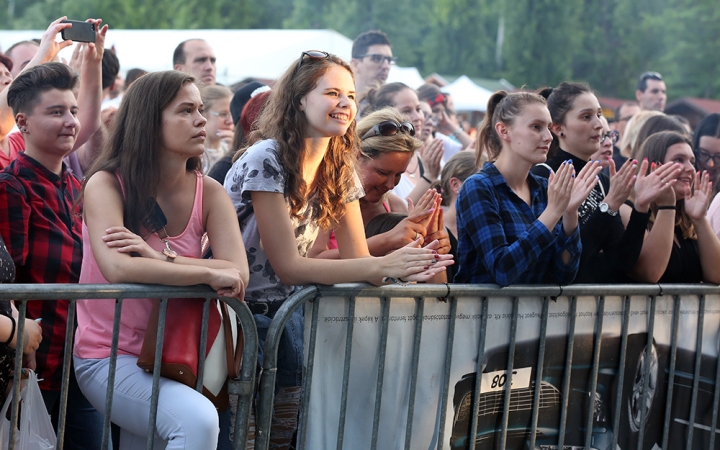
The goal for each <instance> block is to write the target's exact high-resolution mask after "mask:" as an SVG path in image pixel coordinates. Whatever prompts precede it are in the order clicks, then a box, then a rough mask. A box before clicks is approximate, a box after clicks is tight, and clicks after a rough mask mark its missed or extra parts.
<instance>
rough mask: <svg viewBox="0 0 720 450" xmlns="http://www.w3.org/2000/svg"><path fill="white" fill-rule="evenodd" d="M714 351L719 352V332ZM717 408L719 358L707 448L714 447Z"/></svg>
mask: <svg viewBox="0 0 720 450" xmlns="http://www.w3.org/2000/svg"><path fill="white" fill-rule="evenodd" d="M715 352H716V354H720V333H718V336H717V339H716V341H715ZM718 408H720V358H717V363H716V368H715V393H714V394H713V410H712V411H713V412H712V419H711V421H710V424H711V427H710V442H709V444H708V448H715V433H716V432H717V420H718Z"/></svg>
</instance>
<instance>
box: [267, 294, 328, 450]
mask: <svg viewBox="0 0 720 450" xmlns="http://www.w3.org/2000/svg"><path fill="white" fill-rule="evenodd" d="M310 301H311V302H314V303H315V304H314V305H313V312H312V317H311V320H310V342H309V343H308V359H307V364H306V365H305V367H304V370H303V376H304V377H305V376H307V378H306V379H308V380H311V381H312V376H313V373H314V372H315V345H316V343H317V327H318V314H319V311H320V297H317V298H315V299H314V300H310ZM299 307H300V308H302V307H304V305H300V306H299ZM283 329H284V327H283ZM303 339H304V338H303ZM273 389H274V388H273ZM311 392H312V385H311V383H308V384H307V385H305V387H304V389H303V392H302V400H301V408H302V410H301V411H300V418H301V419H302V420H303V427H302V438H301V442H302V446H301V448H305V436H306V432H307V420H306V419H307V417H308V410H309V408H310V393H311ZM267 438H268V439H270V430H268V433H267Z"/></svg>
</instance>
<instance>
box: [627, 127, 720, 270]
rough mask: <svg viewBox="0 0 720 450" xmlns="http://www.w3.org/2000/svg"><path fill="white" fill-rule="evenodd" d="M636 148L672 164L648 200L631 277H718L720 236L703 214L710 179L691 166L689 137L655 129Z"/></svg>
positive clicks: (692, 163)
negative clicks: (643, 233)
mask: <svg viewBox="0 0 720 450" xmlns="http://www.w3.org/2000/svg"><path fill="white" fill-rule="evenodd" d="M641 154H642V156H643V157H644V158H648V159H649V160H650V161H653V163H658V164H663V166H673V167H676V168H678V174H677V176H676V177H675V178H673V179H669V180H668V179H665V180H661V181H662V182H663V186H664V189H663V191H662V194H661V195H660V196H659V197H658V198H657V199H656V200H655V201H654V202H653V204H652V208H651V210H652V213H651V217H650V224H649V226H648V232H647V235H646V236H645V241H644V243H643V247H642V252H641V254H640V257H639V258H638V261H637V264H636V265H635V268H634V270H633V274H632V275H633V277H634V278H635V279H636V280H637V281H640V282H647V283H699V282H709V283H716V284H717V283H720V240H718V237H717V236H716V235H715V233H714V232H713V229H712V227H711V225H710V221H709V220H708V218H707V216H706V212H707V208H708V204H709V202H710V193H711V192H712V181H711V180H710V175H709V174H708V173H707V172H704V171H703V172H699V171H698V172H696V171H695V155H694V154H693V151H692V143H691V141H690V139H689V138H688V137H687V136H685V135H683V134H680V133H677V132H674V131H663V132H660V133H656V134H654V135H652V136H650V137H649V138H647V140H646V141H645V142H644V143H643V145H642V147H641Z"/></svg>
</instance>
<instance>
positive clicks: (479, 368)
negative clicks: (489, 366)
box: [468, 297, 488, 450]
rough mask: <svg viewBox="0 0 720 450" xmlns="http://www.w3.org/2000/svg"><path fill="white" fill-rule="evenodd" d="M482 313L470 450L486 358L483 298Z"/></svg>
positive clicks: (474, 431) (473, 449)
mask: <svg viewBox="0 0 720 450" xmlns="http://www.w3.org/2000/svg"><path fill="white" fill-rule="evenodd" d="M480 301H481V302H482V312H481V315H480V342H479V343H478V356H477V363H476V364H475V374H476V376H475V386H474V387H473V402H472V410H471V411H472V420H471V422H470V436H468V445H469V449H470V450H475V436H477V427H478V414H480V388H481V385H482V384H481V381H482V371H483V358H484V357H485V336H486V333H487V315H488V299H487V297H482V298H481V300H480Z"/></svg>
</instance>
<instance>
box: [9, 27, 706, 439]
mask: <svg viewBox="0 0 720 450" xmlns="http://www.w3.org/2000/svg"><path fill="white" fill-rule="evenodd" d="M62 19H64V18H60V19H58V20H56V21H54V22H53V23H51V24H50V26H49V27H48V29H47V31H46V32H45V34H44V35H43V37H42V39H41V40H40V41H39V42H35V41H23V42H20V43H18V44H16V45H13V46H12V47H10V48H9V49H8V50H7V51H6V52H5V54H0V69H2V70H0V72H1V74H2V76H3V78H2V79H3V80H4V81H3V84H2V88H3V90H2V92H0V144H1V145H0V150H2V151H0V169H3V170H2V172H0V237H1V238H2V241H4V245H2V246H0V281H5V282H12V281H15V282H18V283H156V284H165V285H171V286H188V285H196V284H207V285H209V286H211V287H212V288H213V289H214V290H215V291H217V294H218V295H219V296H224V297H236V298H239V299H241V300H244V301H245V302H246V303H247V305H248V307H249V308H250V310H251V311H252V312H253V314H254V317H255V321H256V324H257V328H258V331H259V336H260V340H261V342H260V349H262V345H263V342H262V341H263V340H264V337H265V334H266V332H267V329H268V327H269V325H270V323H271V321H272V319H273V317H274V315H275V313H276V312H277V311H278V309H279V308H280V306H281V305H282V304H283V302H284V301H285V300H286V299H287V298H288V297H289V296H290V295H291V294H292V293H293V292H294V291H295V290H296V289H297V288H298V286H303V285H308V284H335V283H344V282H369V283H373V284H376V285H382V284H401V285H405V284H409V283H416V282H426V283H453V282H454V283H494V284H498V285H501V286H508V285H510V284H569V283H592V284H604V283H658V282H663V283H679V282H682V283H694V282H708V283H720V240H718V234H720V200H719V199H718V197H717V196H716V195H715V194H716V193H717V189H716V186H717V185H718V183H714V181H716V177H718V176H720V171H718V170H717V167H718V166H717V165H718V164H720V115H717V114H712V115H710V116H708V117H706V118H705V119H704V120H703V121H702V122H701V123H700V124H699V125H698V126H697V127H696V129H695V130H694V132H693V130H691V129H689V125H688V124H687V121H683V120H681V119H678V118H677V117H674V116H668V115H665V114H664V113H663V112H662V110H663V109H664V106H665V100H666V95H667V94H666V86H665V82H664V80H663V79H662V76H661V75H660V74H658V73H655V72H647V73H644V74H642V75H641V76H640V78H639V80H638V83H637V95H636V97H637V99H636V100H637V101H636V102H627V103H623V104H622V105H621V106H620V107H619V108H618V111H616V112H615V117H614V118H613V120H612V121H611V122H608V120H607V119H606V118H605V117H604V116H603V110H602V108H601V107H600V104H599V102H598V99H597V97H596V95H595V94H594V93H593V91H592V89H591V88H590V87H589V86H588V85H586V84H582V83H574V82H563V83H560V84H559V85H558V86H557V87H553V88H546V89H543V90H541V91H539V92H529V91H520V92H504V91H499V92H496V93H495V94H494V95H493V96H492V97H491V99H490V101H489V103H488V105H487V111H486V114H485V117H484V119H483V121H482V123H480V124H478V125H477V131H475V130H472V129H470V128H469V127H467V126H466V124H465V123H464V121H463V120H461V119H460V118H459V117H458V115H457V114H456V113H455V111H454V109H453V105H452V98H451V97H450V96H449V95H448V94H446V93H443V92H442V89H441V88H440V87H438V86H436V85H433V84H426V85H423V86H421V87H420V88H418V89H413V88H411V87H409V86H407V85H405V84H402V83H386V82H385V81H386V79H387V76H388V72H389V70H390V68H391V66H392V65H393V64H395V62H396V58H395V57H394V56H393V54H392V47H391V45H390V41H389V40H388V38H387V36H386V35H385V34H384V33H382V32H380V31H369V32H366V33H363V34H361V35H360V36H358V37H357V38H356V39H355V41H354V43H353V47H352V58H351V60H350V61H345V60H343V59H341V58H339V57H337V56H335V55H333V54H330V53H327V52H324V51H321V50H308V51H305V52H302V54H301V55H299V57H298V58H297V59H296V60H295V61H293V62H292V64H291V65H290V66H289V67H288V68H287V70H286V71H285V72H284V73H283V74H280V76H279V77H278V79H277V81H276V82H275V83H274V84H273V86H272V87H270V86H266V85H265V84H263V83H260V82H258V81H255V80H246V82H244V83H242V85H241V86H234V87H233V88H234V89H231V88H229V87H226V86H220V85H218V84H216V80H215V63H216V60H215V55H214V53H213V50H212V48H211V47H210V45H209V44H208V43H207V42H205V41H204V40H202V39H190V40H187V41H184V42H182V43H180V44H179V45H178V46H177V48H176V50H175V52H174V54H173V55H172V60H173V65H174V70H171V71H165V72H154V73H146V72H145V71H143V70H142V69H132V70H130V71H127V76H126V77H125V78H124V79H123V78H122V77H120V76H119V73H120V62H119V60H118V58H117V57H116V56H115V55H114V53H113V52H112V50H109V49H105V48H104V41H105V36H106V34H107V32H108V28H107V26H103V25H102V24H101V21H99V20H94V19H89V20H88V21H89V22H91V23H93V25H94V26H95V29H96V41H95V42H94V43H86V44H79V45H76V47H75V51H74V53H73V57H72V59H71V60H70V61H69V62H59V61H57V53H58V51H59V50H60V49H62V48H64V47H66V46H69V45H71V42H70V41H62V42H58V41H57V40H56V37H57V36H58V34H59V33H60V32H61V31H62V30H64V29H66V28H68V27H71V26H72V25H71V24H69V23H65V22H63V21H62ZM152 305H153V300H152V299H132V300H126V301H125V302H124V303H123V308H122V316H121V321H120V333H119V338H118V355H119V356H118V359H117V368H116V373H115V384H114V394H113V408H112V416H111V421H112V423H113V424H114V425H115V426H116V427H117V429H118V430H119V433H118V436H116V439H115V445H118V446H119V448H121V449H134V448H144V447H145V442H146V438H147V436H146V434H147V423H148V419H149V415H150V397H151V387H152V376H151V374H148V373H146V372H144V371H143V370H142V369H141V368H139V367H138V366H137V359H138V355H139V354H140V351H141V347H142V343H143V339H144V336H145V333H146V326H147V318H148V316H149V314H150V310H151V308H152ZM68 308H69V302H68V301H65V300H58V301H52V302H50V301H43V302H39V301H38V302H32V301H31V302H29V303H28V305H27V319H26V321H25V324H24V337H23V343H24V344H23V353H24V361H23V363H24V366H26V367H30V368H33V369H36V370H37V371H38V373H39V376H40V378H42V382H41V385H40V386H41V390H42V393H43V397H44V399H45V403H46V406H47V408H48V412H49V413H51V414H54V415H55V416H57V414H58V408H59V398H60V390H61V373H62V362H63V359H64V355H65V352H72V354H73V369H74V370H73V371H72V372H71V377H70V387H69V397H68V405H67V423H66V433H65V448H69V449H97V448H100V439H101V436H102V423H103V417H102V415H101V414H100V413H99V412H98V411H104V406H105V394H106V392H107V387H108V386H107V384H108V370H109V357H110V351H111V343H112V338H113V336H112V328H113V316H114V312H115V304H114V301H108V300H105V301H103V300H80V301H78V303H77V324H72V323H71V324H68V323H67V317H68ZM17 320H18V313H17V309H16V307H15V305H14V304H13V303H12V302H10V301H3V302H0V342H2V343H4V345H3V346H0V347H1V348H0V350H1V351H2V353H0V393H3V392H4V391H5V388H6V387H7V383H8V381H9V380H10V379H11V378H12V377H11V364H10V361H11V360H12V358H13V354H14V350H13V349H14V348H15V346H16V345H15V343H16V341H17V336H16V334H17V323H16V321H17ZM68 326H71V327H76V329H75V341H74V346H73V348H71V349H66V348H64V342H65V333H66V330H67V327H68ZM260 358H261V359H262V352H261V354H260ZM302 358H303V316H302V311H297V312H296V313H294V314H293V316H292V317H291V318H290V320H288V322H287V325H286V327H285V332H284V337H283V340H282V342H281V349H280V358H279V368H278V376H277V380H278V382H277V389H276V390H277V394H276V397H275V410H274V414H273V424H272V432H271V446H272V448H290V447H291V446H292V443H293V439H294V436H295V433H296V429H297V420H298V408H299V404H300V399H301V393H302V381H303V380H302ZM158 405H159V406H158V416H157V423H156V428H155V434H156V436H157V439H158V440H159V441H162V442H163V444H164V445H166V448H168V449H171V448H178V449H180V448H203V449H208V448H219V449H225V448H230V439H231V438H230V434H231V433H230V429H231V425H230V423H231V416H230V414H229V412H228V411H217V410H216V409H215V407H214V406H213V404H212V403H211V402H210V401H209V400H208V399H207V398H206V397H205V396H203V395H202V394H201V393H198V392H196V391H195V390H193V389H192V388H189V387H187V386H185V385H183V384H181V383H178V382H176V381H172V380H170V379H165V378H163V379H162V380H161V384H160V394H159V399H158Z"/></svg>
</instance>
